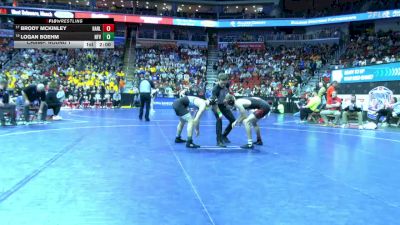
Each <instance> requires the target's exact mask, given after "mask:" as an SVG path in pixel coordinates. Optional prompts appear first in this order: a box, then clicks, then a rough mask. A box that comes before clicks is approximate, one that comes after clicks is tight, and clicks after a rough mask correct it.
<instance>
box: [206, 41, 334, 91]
mask: <svg viewBox="0 0 400 225" xmlns="http://www.w3.org/2000/svg"><path fill="white" fill-rule="evenodd" d="M336 50H337V46H336V45H332V46H329V45H316V46H309V45H304V46H301V47H297V48H288V47H285V46H279V47H266V48H259V49H254V48H253V49H252V48H241V47H240V46H238V45H234V44H232V45H228V47H227V48H223V49H220V53H219V54H220V55H219V60H218V62H217V63H216V64H215V65H214V70H216V71H217V72H218V73H226V74H229V75H230V77H231V84H232V91H233V92H235V94H236V95H241V96H251V95H256V96H257V95H258V96H276V97H290V96H300V95H301V93H300V91H301V86H302V84H304V83H305V82H307V81H308V80H309V79H310V78H311V77H312V76H313V75H314V73H315V72H316V71H317V70H318V69H320V68H321V67H322V66H323V65H324V64H325V63H326V62H327V61H328V60H329V59H330V57H331V56H332V55H333V53H334V52H335V51H336Z"/></svg>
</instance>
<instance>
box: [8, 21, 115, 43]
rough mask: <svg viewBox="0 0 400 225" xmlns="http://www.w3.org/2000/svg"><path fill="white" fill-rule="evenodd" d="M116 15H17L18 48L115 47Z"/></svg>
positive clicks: (16, 37)
mask: <svg viewBox="0 0 400 225" xmlns="http://www.w3.org/2000/svg"><path fill="white" fill-rule="evenodd" d="M114 29H115V25H114V19H108V18H107V19H50V18H31V17H30V18H28V17H16V18H15V22H14V31H15V32H14V48H100V49H101V48H114Z"/></svg>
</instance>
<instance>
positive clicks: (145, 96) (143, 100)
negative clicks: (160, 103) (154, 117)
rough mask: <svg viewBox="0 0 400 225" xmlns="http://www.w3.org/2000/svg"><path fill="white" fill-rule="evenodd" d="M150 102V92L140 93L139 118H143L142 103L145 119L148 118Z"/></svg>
mask: <svg viewBox="0 0 400 225" xmlns="http://www.w3.org/2000/svg"><path fill="white" fill-rule="evenodd" d="M150 103H151V96H150V93H140V113H139V119H142V118H143V108H144V105H145V104H146V114H145V118H146V120H150V118H149V114H150Z"/></svg>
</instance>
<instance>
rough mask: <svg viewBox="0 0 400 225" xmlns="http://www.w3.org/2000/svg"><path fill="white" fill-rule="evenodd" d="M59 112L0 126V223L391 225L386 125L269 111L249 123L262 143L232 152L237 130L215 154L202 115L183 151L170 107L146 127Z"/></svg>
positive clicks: (395, 203) (397, 198) (120, 118)
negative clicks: (367, 126) (330, 122)
mask: <svg viewBox="0 0 400 225" xmlns="http://www.w3.org/2000/svg"><path fill="white" fill-rule="evenodd" d="M61 115H62V116H63V118H64V120H63V121H54V122H52V123H50V124H46V125H40V124H38V125H30V126H18V127H5V128H1V129H0V143H1V148H0V224H1V225H92V224H93V225H94V224H96V225H167V224H168V225H169V224H171V225H185V224H187V225H197V224H198V225H207V224H211V225H214V224H217V225H263V224H266V225H275V224H279V225H284V224H288V225H289V224H290V225H302V224H305V225H313V224H315V225H330V224H332V225H333V224H334V225H341V224H343V225H344V224H348V225H358V224H360V225H365V224H368V225H375V224H382V225H389V224H398V223H399V222H398V215H400V174H399V171H400V163H399V162H400V129H398V128H387V129H385V130H383V129H380V130H376V131H375V130H357V129H341V128H330V127H320V126H315V125H307V124H299V123H297V120H296V118H294V117H293V116H291V115H274V114H271V116H270V117H269V118H268V119H265V120H262V121H261V122H260V125H261V127H262V135H263V141H264V146H256V149H255V150H250V151H247V150H242V149H240V148H239V146H240V145H243V144H245V143H246V137H245V131H244V128H243V127H238V128H235V129H234V130H233V131H232V133H231V135H230V139H231V141H232V144H230V145H229V146H228V148H226V149H221V148H218V147H216V146H215V144H216V141H215V120H214V118H213V115H212V114H211V113H210V112H207V113H206V115H204V117H203V120H202V123H201V135H200V137H198V138H195V139H194V141H195V143H196V144H199V145H201V146H202V147H201V148H200V149H196V150H192V149H186V147H185V146H184V144H175V143H174V138H175V132H176V125H177V122H178V118H177V117H176V116H175V114H174V113H173V111H172V110H157V112H156V113H155V115H154V116H153V117H152V121H151V122H144V121H139V120H138V111H137V110H136V109H119V110H74V111H63V112H62V114H61ZM224 122H226V121H224ZM225 126H226V123H225V124H224V127H225ZM185 130H186V128H185ZM183 138H186V132H185V131H184V135H183Z"/></svg>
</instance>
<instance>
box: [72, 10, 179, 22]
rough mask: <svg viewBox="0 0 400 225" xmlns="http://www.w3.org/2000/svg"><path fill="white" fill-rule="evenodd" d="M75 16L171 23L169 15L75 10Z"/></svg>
mask: <svg viewBox="0 0 400 225" xmlns="http://www.w3.org/2000/svg"><path fill="white" fill-rule="evenodd" d="M75 18H113V19H114V21H115V22H122V23H151V24H163V25H172V24H173V18H171V17H154V16H135V15H124V14H112V13H91V12H76V13H75Z"/></svg>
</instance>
